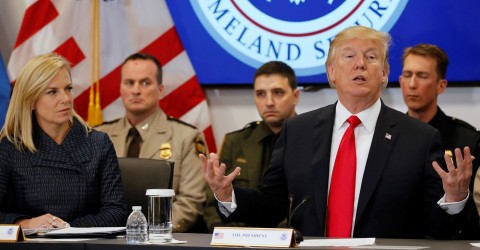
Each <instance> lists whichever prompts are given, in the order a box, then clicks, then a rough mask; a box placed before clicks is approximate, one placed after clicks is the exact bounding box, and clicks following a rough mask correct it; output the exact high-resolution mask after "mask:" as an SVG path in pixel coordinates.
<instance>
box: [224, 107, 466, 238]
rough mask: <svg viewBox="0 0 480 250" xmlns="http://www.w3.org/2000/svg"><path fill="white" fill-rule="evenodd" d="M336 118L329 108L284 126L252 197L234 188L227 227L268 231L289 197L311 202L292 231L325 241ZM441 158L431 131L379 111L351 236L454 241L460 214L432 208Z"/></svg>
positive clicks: (437, 139)
mask: <svg viewBox="0 0 480 250" xmlns="http://www.w3.org/2000/svg"><path fill="white" fill-rule="evenodd" d="M334 118H335V105H330V106H327V107H324V108H320V109H317V110H314V111H311V112H308V113H304V114H301V115H298V116H297V117H295V118H292V119H289V120H288V121H287V122H286V123H285V124H284V128H283V129H282V133H281V135H280V138H279V139H278V141H277V145H276V147H275V150H274V151H273V155H272V161H271V163H270V166H269V169H268V170H267V173H266V175H265V177H264V180H263V184H262V186H261V187H260V188H259V189H258V190H248V189H239V188H235V196H236V200H237V204H238V207H237V209H236V210H235V212H234V213H233V214H232V215H231V216H230V217H229V218H228V219H230V220H242V221H245V222H247V223H250V224H253V225H256V226H263V227H273V226H275V225H277V223H278V222H279V221H280V220H281V219H282V218H284V217H285V215H286V214H287V210H288V209H287V207H288V198H287V197H288V195H289V194H293V195H295V197H296V198H295V202H296V203H297V204H298V203H299V202H300V201H301V199H302V198H303V197H306V196H310V197H311V202H310V203H308V204H306V205H304V206H303V207H301V208H300V209H298V211H297V212H296V214H294V215H293V218H292V226H293V227H294V228H297V229H299V230H300V232H302V233H303V234H304V235H308V236H324V235H325V220H326V210H327V197H328V175H329V162H330V147H331V141H332V130H333V123H334ZM387 134H389V135H391V137H390V136H386V135H387ZM387 137H390V138H387ZM443 153H444V151H443V148H442V145H441V142H440V136H439V134H438V132H437V131H436V130H435V129H433V128H432V127H430V126H428V125H426V124H424V123H422V122H420V121H417V120H414V119H412V118H409V117H407V116H406V115H405V114H402V113H400V112H398V111H395V110H393V109H391V108H389V107H387V106H385V105H384V104H383V103H382V107H381V111H380V115H379V118H378V121H377V125H376V128H375V133H374V136H373V140H372V145H371V148H370V152H369V155H368V159H367V163H366V167H365V173H364V176H363V182H362V187H361V190H360V196H359V201H358V207H357V212H356V219H355V226H354V234H353V236H354V237H381V238H424V237H427V236H431V237H438V238H450V237H453V236H455V235H456V234H457V233H458V232H459V231H460V229H461V226H462V223H463V222H464V220H465V214H464V212H463V211H462V212H461V213H460V214H457V215H453V216H452V215H449V214H447V213H446V212H445V211H443V210H442V209H441V208H440V207H439V206H438V205H437V201H438V200H439V199H440V198H441V197H442V196H443V194H444V192H443V188H442V183H441V179H440V177H439V176H438V175H437V173H436V172H435V170H434V169H433V167H432V161H434V160H436V161H437V162H440V164H442V163H443V162H444V160H443ZM294 206H295V204H294Z"/></svg>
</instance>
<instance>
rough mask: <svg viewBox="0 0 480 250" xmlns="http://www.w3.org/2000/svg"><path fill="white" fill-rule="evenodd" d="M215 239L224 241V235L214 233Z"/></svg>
mask: <svg viewBox="0 0 480 250" xmlns="http://www.w3.org/2000/svg"><path fill="white" fill-rule="evenodd" d="M213 238H215V239H223V233H214V234H213Z"/></svg>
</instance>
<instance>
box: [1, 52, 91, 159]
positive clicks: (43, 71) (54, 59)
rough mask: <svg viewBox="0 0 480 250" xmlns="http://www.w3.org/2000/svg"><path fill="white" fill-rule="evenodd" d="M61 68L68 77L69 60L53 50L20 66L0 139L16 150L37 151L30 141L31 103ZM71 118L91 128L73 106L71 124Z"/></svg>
mask: <svg viewBox="0 0 480 250" xmlns="http://www.w3.org/2000/svg"><path fill="white" fill-rule="evenodd" d="M62 69H66V70H67V72H68V75H69V76H70V78H71V69H70V65H69V63H68V62H67V61H66V60H65V59H64V58H63V57H62V56H60V55H57V54H55V53H49V54H43V55H39V56H36V57H34V58H33V59H31V60H30V61H29V62H28V63H27V64H26V65H25V66H24V67H23V68H22V70H21V71H20V74H19V75H18V77H17V80H16V82H15V86H14V87H13V93H12V96H11V98H10V105H9V106H8V110H7V115H6V117H5V124H4V125H3V128H2V131H1V132H0V140H2V139H3V138H7V139H8V140H9V141H10V142H12V143H13V144H14V145H15V148H16V149H18V150H19V151H23V149H25V148H26V149H28V151H30V152H32V153H33V152H35V151H36V147H35V144H34V142H33V118H32V116H33V115H34V114H33V113H32V110H33V106H34V104H35V101H36V100H37V99H38V98H39V97H40V95H41V94H42V93H43V92H44V91H45V90H46V89H47V87H48V85H49V84H50V82H51V81H52V80H53V78H55V76H57V74H58V72H59V71H60V70H62ZM74 118H76V119H77V120H78V121H79V122H80V123H82V124H83V125H84V126H85V129H86V131H87V133H88V131H89V130H90V128H89V127H88V125H87V124H86V123H85V121H83V119H82V118H81V117H80V116H79V115H78V114H77V113H76V112H75V110H73V111H72V117H71V118H70V123H72V124H73V119H74Z"/></svg>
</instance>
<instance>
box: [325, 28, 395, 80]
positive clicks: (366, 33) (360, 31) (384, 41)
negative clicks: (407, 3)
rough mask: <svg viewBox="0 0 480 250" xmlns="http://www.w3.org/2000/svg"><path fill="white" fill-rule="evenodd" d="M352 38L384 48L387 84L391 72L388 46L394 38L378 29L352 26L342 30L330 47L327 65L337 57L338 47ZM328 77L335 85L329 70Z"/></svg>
mask: <svg viewBox="0 0 480 250" xmlns="http://www.w3.org/2000/svg"><path fill="white" fill-rule="evenodd" d="M352 39H362V40H370V41H373V42H375V43H377V44H378V45H380V48H381V50H382V51H381V52H382V53H383V56H384V59H383V67H384V69H385V72H386V74H387V81H386V82H385V83H384V86H386V85H387V83H388V74H389V73H390V64H389V63H388V47H389V46H390V42H391V40H392V38H391V36H390V34H388V33H386V32H382V31H378V30H375V29H372V28H368V27H365V26H352V27H348V28H346V29H344V30H342V31H340V32H339V33H338V34H337V35H336V36H335V38H334V39H333V40H332V42H331V43H330V48H329V49H328V56H327V61H326V62H325V65H326V66H327V67H329V66H330V65H331V64H332V63H333V60H334V58H335V53H336V49H337V48H338V47H340V46H342V45H343V44H345V43H346V42H348V41H349V40H352ZM327 77H328V82H329V83H330V86H331V87H335V86H334V84H333V83H332V82H330V77H329V76H328V70H327Z"/></svg>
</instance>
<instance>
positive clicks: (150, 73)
mask: <svg viewBox="0 0 480 250" xmlns="http://www.w3.org/2000/svg"><path fill="white" fill-rule="evenodd" d="M121 74H122V75H121V83H120V95H121V98H122V102H123V104H124V106H125V113H126V114H125V116H124V117H122V118H120V119H118V120H114V121H111V122H106V123H104V124H102V125H100V126H98V127H96V129H97V130H100V131H103V132H106V133H108V135H109V136H110V139H111V140H112V142H113V145H114V146H115V150H116V152H117V156H118V157H140V158H150V159H164V160H169V161H173V162H175V168H174V174H173V189H174V190H175V197H174V202H173V231H174V232H187V231H189V230H190V229H191V228H192V227H194V226H195V223H197V222H198V221H201V218H202V216H203V212H204V202H205V181H204V180H203V178H202V170H201V161H200V159H199V158H198V154H199V153H201V152H206V147H205V143H204V141H205V140H204V138H203V135H202V133H201V132H200V131H199V130H198V129H196V128H195V127H193V126H191V125H189V124H186V123H184V122H182V121H180V120H177V119H175V118H173V117H169V116H167V115H166V114H165V113H164V112H163V111H162V110H161V109H160V108H159V107H158V102H159V100H160V98H161V95H162V93H163V89H164V87H163V84H162V66H161V64H160V62H159V61H158V60H157V59H156V58H155V57H153V56H152V55H148V54H140V53H138V54H133V55H131V56H129V57H128V58H127V59H125V62H124V63H123V66H122V72H121ZM139 171H141V166H139ZM139 181H141V180H139Z"/></svg>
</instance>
